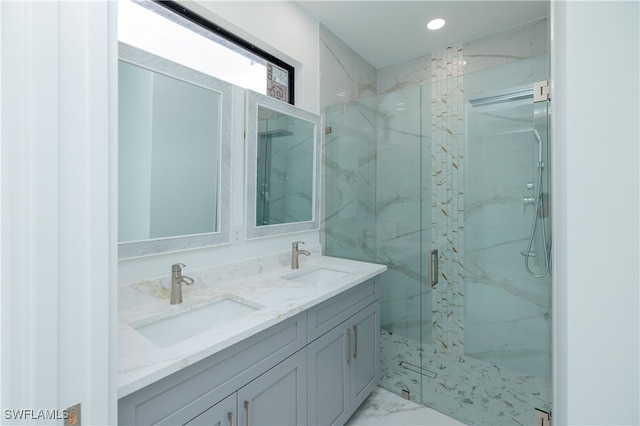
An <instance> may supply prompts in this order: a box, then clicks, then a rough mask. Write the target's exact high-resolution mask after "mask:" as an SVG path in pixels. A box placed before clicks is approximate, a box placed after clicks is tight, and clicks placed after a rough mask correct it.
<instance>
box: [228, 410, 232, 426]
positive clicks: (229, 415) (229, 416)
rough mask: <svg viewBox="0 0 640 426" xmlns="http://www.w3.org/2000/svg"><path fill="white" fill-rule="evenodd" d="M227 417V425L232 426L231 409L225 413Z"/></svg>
mask: <svg viewBox="0 0 640 426" xmlns="http://www.w3.org/2000/svg"><path fill="white" fill-rule="evenodd" d="M227 418H228V419H229V426H233V413H232V412H231V411H229V412H228V413H227Z"/></svg>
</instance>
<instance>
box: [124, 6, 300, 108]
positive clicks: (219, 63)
mask: <svg viewBox="0 0 640 426" xmlns="http://www.w3.org/2000/svg"><path fill="white" fill-rule="evenodd" d="M118 39H119V40H120V41H121V42H123V43H126V44H129V45H132V46H134V47H137V48H139V49H142V50H145V51H147V52H149V53H153V54H154V55H157V56H161V57H163V58H166V59H169V60H171V61H174V62H177V63H179V64H182V65H185V66H187V67H189V68H192V69H195V70H197V71H200V72H202V73H205V74H209V75H211V76H213V77H216V78H219V79H220V80H224V81H227V82H229V83H231V84H235V85H236V86H240V87H244V88H247V89H251V90H253V91H255V92H258V93H262V94H265V95H268V96H271V97H274V98H276V99H279V100H282V101H285V102H289V103H291V104H293V103H294V86H293V81H294V67H293V66H291V65H289V64H288V63H286V62H284V61H282V60H280V59H278V58H277V57H275V56H273V55H271V54H269V53H267V52H265V51H264V50H262V49H259V48H257V47H256V46H253V45H252V44H251V43H249V42H247V41H245V40H243V39H241V38H240V37H237V36H236V35H234V34H232V33H230V32H228V31H226V30H224V29H223V28H220V27H219V26H218V25H216V24H214V23H213V22H211V21H209V20H207V19H205V18H203V17H202V16H200V15H197V14H196V13H194V12H192V11H190V10H188V9H185V8H184V7H183V6H181V5H179V4H178V3H175V2H172V1H163V2H158V1H151V0H119V1H118Z"/></svg>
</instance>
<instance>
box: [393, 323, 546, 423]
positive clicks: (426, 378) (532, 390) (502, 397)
mask: <svg viewBox="0 0 640 426" xmlns="http://www.w3.org/2000/svg"><path fill="white" fill-rule="evenodd" d="M380 340H381V353H380V358H381V378H380V387H382V388H384V389H388V390H390V391H392V392H393V393H397V394H400V393H401V391H402V390H403V389H404V390H407V391H409V394H410V397H411V400H413V401H415V402H420V403H422V404H424V405H426V406H429V407H435V408H437V409H438V411H441V412H442V413H445V414H447V415H450V416H452V417H455V418H456V419H460V420H462V421H465V422H468V423H470V424H474V425H492V426H495V425H527V426H533V423H534V418H535V417H534V409H535V408H540V409H543V410H545V411H549V401H550V395H549V390H548V384H547V381H545V380H543V379H541V378H538V377H535V376H532V375H529V374H525V373H520V372H517V371H513V370H509V369H507V368H501V367H499V366H496V365H493V364H490V363H487V362H485V361H481V360H478V359H474V358H472V357H469V356H459V355H450V354H446V353H442V352H439V351H437V350H436V349H435V348H434V347H433V346H431V345H428V344H425V345H423V346H422V347H420V344H419V343H418V342H416V341H414V340H411V339H407V338H405V337H404V336H401V335H399V334H397V333H396V334H390V333H389V332H388V331H386V330H382V331H381V336H380ZM421 365H422V367H423V368H422V369H421V368H420V366H421Z"/></svg>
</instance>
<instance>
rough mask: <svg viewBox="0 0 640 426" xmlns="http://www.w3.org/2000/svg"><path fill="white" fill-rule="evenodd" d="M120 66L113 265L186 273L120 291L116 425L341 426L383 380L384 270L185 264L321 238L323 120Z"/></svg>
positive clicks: (123, 60) (303, 260)
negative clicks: (161, 262) (147, 264)
mask: <svg viewBox="0 0 640 426" xmlns="http://www.w3.org/2000/svg"><path fill="white" fill-rule="evenodd" d="M148 3H149V4H148V5H147V6H148V7H150V8H158V7H159V6H158V5H157V4H156V3H155V2H148ZM187 25H188V24H187ZM119 56H120V63H119V117H120V119H119V124H118V126H119V140H118V146H119V151H118V173H119V188H118V197H119V203H118V206H119V214H118V232H119V235H118V236H119V252H118V254H119V258H120V260H126V266H128V267H130V268H133V266H132V265H135V264H136V262H137V258H145V257H148V256H154V255H159V254H163V255H165V256H166V253H175V256H176V259H175V262H172V263H173V265H171V264H167V266H166V267H167V269H166V275H163V276H161V277H159V278H157V279H152V280H143V281H136V282H134V283H131V284H121V285H120V288H119V333H118V351H119V362H118V399H119V402H118V423H119V424H121V425H128V424H131V425H134V424H135V425H142V424H171V425H175V424H207V425H211V424H220V425H222V424H224V425H231V426H235V425H253V424H256V425H294V424H297V425H316V424H317V425H329V424H337V425H340V424H344V423H345V422H346V421H347V419H348V418H349V417H350V416H351V414H352V413H353V412H354V411H355V410H356V408H357V407H358V406H359V405H360V404H361V403H362V402H363V401H364V399H365V398H366V397H367V396H368V395H369V394H370V392H371V391H372V390H373V388H374V387H375V386H376V385H377V383H378V380H379V360H378V357H379V328H380V308H379V291H380V290H379V281H378V278H377V277H378V275H379V274H381V273H382V272H383V271H384V270H386V267H385V266H382V265H375V264H370V263H363V262H356V261H350V260H344V259H336V258H330V257H324V256H321V254H320V246H319V245H316V246H311V247H305V249H299V248H298V243H300V242H295V243H293V246H292V250H291V251H283V252H276V253H273V254H260V255H258V256H257V257H255V258H252V259H248V260H236V261H235V262H233V263H227V264H217V265H216V266H212V267H210V268H204V269H195V270H193V269H190V268H189V265H188V264H189V263H190V262H189V261H188V260H187V259H188V258H189V253H186V251H187V250H191V249H199V248H204V247H207V248H208V247H214V246H218V247H217V252H218V253H219V252H221V250H223V249H224V250H228V251H229V252H230V253H233V255H232V256H231V258H232V259H238V258H239V257H240V256H242V254H243V253H244V252H243V250H242V249H241V245H242V244H246V245H251V244H253V249H252V250H254V251H253V252H254V253H264V252H265V251H268V250H269V249H270V246H269V245H268V244H265V241H267V242H270V241H269V238H271V237H276V236H279V237H280V238H275V239H274V240H272V241H273V244H274V246H275V244H279V242H280V241H282V235H289V234H291V235H299V233H301V232H319V228H320V221H319V217H320V200H319V197H320V184H319V180H320V179H319V178H320V146H321V134H320V128H321V119H320V117H319V116H318V115H316V114H312V113H309V112H307V111H304V110H302V109H300V108H298V107H295V106H294V105H290V104H288V103H285V102H281V101H278V100H275V99H273V98H270V97H268V96H266V95H264V94H259V93H255V92H252V91H250V90H246V91H245V90H244V89H240V88H238V87H232V86H231V85H230V84H228V83H226V82H223V81H220V80H217V79H215V78H213V77H211V76H209V75H206V74H203V73H201V72H198V71H195V70H192V69H189V68H187V67H184V66H182V65H180V64H177V63H174V62H171V61H168V60H166V59H164V58H162V57H159V56H156V55H154V54H151V53H149V52H146V51H142V50H140V49H137V48H135V47H132V46H128V45H126V44H122V43H121V44H120V49H119ZM241 103H244V105H245V112H244V114H245V119H246V125H245V127H244V130H243V131H242V132H240V131H239V130H240V129H235V131H234V129H233V128H232V126H231V123H232V122H236V123H237V122H241V121H242V120H237V119H236V120H234V119H233V117H232V111H235V113H237V112H238V108H236V107H234V105H236V106H237V105H239V104H241ZM239 134H243V135H244V137H243V139H244V140H242V141H241V140H239V139H238V136H237V135H239ZM233 135H235V136H233ZM234 137H235V138H236V139H235V142H236V143H235V144H232V141H233V140H234ZM232 146H233V147H234V149H232ZM239 148H241V149H239ZM240 157H244V158H240ZM243 161H244V167H242V164H243ZM232 163H233V164H239V165H241V166H240V167H235V168H234V169H233V170H232V168H231V164H232ZM239 182H242V184H241V185H243V189H242V190H240V191H238V190H237V188H238V187H239ZM234 183H235V186H234ZM232 187H235V188H236V190H235V191H232ZM234 209H235V210H234ZM232 213H233V214H232ZM239 217H242V222H241V223H238V218H239ZM232 218H233V220H232ZM232 230H233V232H232ZM232 234H233V238H232V237H231V235H232ZM292 238H293V237H292ZM258 239H259V240H260V243H258V242H256V243H254V242H253V241H252V240H258ZM219 246H223V247H222V248H221V247H219ZM231 246H234V247H231ZM256 246H260V249H255V247H256ZM277 247H279V246H277ZM255 250H257V251H255ZM178 252H181V253H178ZM211 253H214V251H212V252H211ZM299 255H304V256H300V258H299V257H298V256H299ZM181 256H182V257H184V258H186V259H180V257H181ZM212 256H214V255H213V254H212ZM181 261H184V263H186V264H187V265H186V266H185V265H183V264H182V263H180V262H181ZM140 263H141V264H142V263H144V261H141V262H140ZM121 266H125V265H123V264H121ZM185 268H186V269H185ZM121 272H122V270H121Z"/></svg>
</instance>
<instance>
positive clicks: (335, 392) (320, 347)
mask: <svg viewBox="0 0 640 426" xmlns="http://www.w3.org/2000/svg"><path fill="white" fill-rule="evenodd" d="M366 303H369V304H368V305H367V306H365V307H364V308H362V305H363V304H366ZM350 304H353V305H351V306H355V307H356V308H355V309H357V308H361V309H360V310H359V311H357V312H356V313H353V311H354V310H355V309H353V308H347V309H346V310H344V311H343V310H342V309H341V308H340V305H346V306H349V305H350ZM336 305H338V306H336ZM379 306H380V305H379V301H378V299H377V287H376V282H375V281H374V280H371V281H369V282H368V283H365V284H363V286H362V287H358V288H356V289H354V290H353V291H351V292H350V293H349V294H347V295H345V296H344V297H343V296H341V297H340V298H336V300H334V299H331V300H329V301H328V302H327V303H325V304H323V305H321V306H320V307H319V308H317V309H315V310H310V312H309V317H310V318H311V320H310V324H313V322H314V319H315V320H316V324H318V325H322V324H325V321H324V319H326V320H327V321H331V322H335V320H336V318H338V319H343V317H344V316H345V315H348V314H349V313H352V315H351V316H350V317H348V318H347V319H346V320H344V321H343V322H341V323H339V324H338V325H336V326H335V327H333V328H331V329H330V330H329V331H328V332H326V333H325V334H322V335H321V336H320V337H319V338H317V339H316V340H314V341H313V342H311V343H310V344H309V346H307V367H308V377H309V404H308V411H309V414H308V420H309V424H310V425H342V424H344V423H345V422H346V421H347V420H348V419H349V417H350V416H351V415H352V414H353V413H354V412H355V410H356V409H357V408H358V407H359V406H360V405H361V404H362V403H363V402H364V400H365V399H366V398H367V396H369V394H370V393H371V391H372V390H373V389H374V388H375V387H376V386H377V384H378V381H379V378H380V370H379V364H380V363H379V352H380V351H379V346H380V337H379V336H380V333H379V332H378V330H379V328H380V308H379ZM336 308H337V309H338V311H340V313H339V314H337V315H335V316H332V314H333V312H334V311H335V309H336ZM323 311H324V312H323ZM323 328H324V327H323V326H320V327H319V329H323ZM316 331H317V330H316ZM309 332H310V334H311V335H313V333H314V330H310V331H309Z"/></svg>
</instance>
